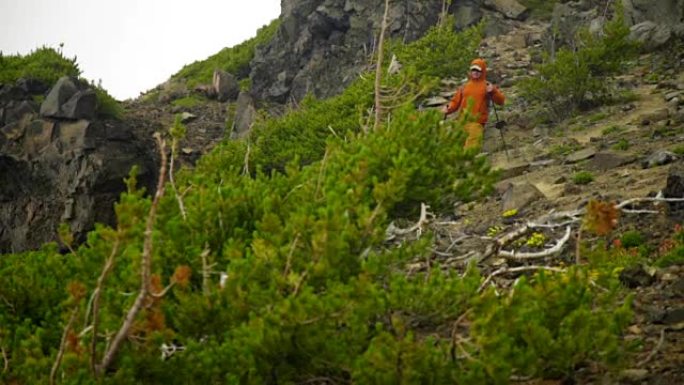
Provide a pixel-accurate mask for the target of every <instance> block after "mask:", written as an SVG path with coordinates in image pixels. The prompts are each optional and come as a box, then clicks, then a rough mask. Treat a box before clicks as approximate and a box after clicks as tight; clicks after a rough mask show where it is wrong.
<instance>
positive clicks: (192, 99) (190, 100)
mask: <svg viewBox="0 0 684 385" xmlns="http://www.w3.org/2000/svg"><path fill="white" fill-rule="evenodd" d="M205 100H206V99H205V98H202V97H200V96H197V95H189V96H185V97H183V98H180V99H175V100H173V101H172V102H171V104H172V105H174V106H176V107H185V108H193V107H196V106H197V105H198V104H200V103H202V102H204V101H205Z"/></svg>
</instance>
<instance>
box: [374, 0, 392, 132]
mask: <svg viewBox="0 0 684 385" xmlns="http://www.w3.org/2000/svg"><path fill="white" fill-rule="evenodd" d="M388 14H389V0H385V13H384V14H383V15H382V26H381V27H380V37H378V61H377V63H375V124H374V125H373V131H375V130H377V128H378V126H379V125H380V116H381V115H382V102H381V101H380V85H381V81H382V59H383V53H384V52H383V50H384V44H385V30H387V15H388Z"/></svg>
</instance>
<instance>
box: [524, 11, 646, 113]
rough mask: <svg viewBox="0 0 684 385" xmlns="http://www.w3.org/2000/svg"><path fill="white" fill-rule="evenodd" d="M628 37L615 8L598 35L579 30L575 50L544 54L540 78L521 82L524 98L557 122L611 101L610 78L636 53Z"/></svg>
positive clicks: (625, 27)
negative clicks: (610, 18) (540, 107)
mask: <svg viewBox="0 0 684 385" xmlns="http://www.w3.org/2000/svg"><path fill="white" fill-rule="evenodd" d="M628 36H629V28H628V27H627V26H626V25H625V23H624V20H623V16H622V12H621V10H620V9H619V7H618V9H617V10H616V12H615V16H614V17H613V19H612V20H610V21H609V22H607V23H606V25H605V27H604V29H603V32H602V34H600V35H599V36H596V35H592V34H590V33H589V32H588V31H586V30H584V31H581V32H580V33H579V36H578V37H577V39H578V43H577V44H576V47H574V48H570V47H562V48H560V49H559V50H558V51H557V52H555V53H554V55H553V56H552V55H550V54H547V55H546V56H545V61H544V63H542V64H540V65H539V66H537V71H538V74H539V75H538V76H535V77H532V78H529V79H526V80H525V81H523V82H522V83H521V89H522V95H523V97H524V98H525V99H526V100H528V101H531V102H537V103H540V104H541V105H542V107H543V108H544V110H545V111H546V112H547V115H548V117H549V118H551V119H553V120H556V121H560V120H563V119H566V118H568V117H570V116H572V115H574V114H575V113H577V111H578V110H579V109H582V108H585V109H586V108H588V107H592V106H597V105H600V104H603V103H606V102H608V101H610V99H611V97H612V95H611V92H612V89H611V77H612V76H614V75H616V74H618V73H619V71H620V70H621V69H622V68H624V66H625V65H626V63H627V62H628V61H629V60H630V59H631V58H633V57H634V55H635V54H636V53H637V45H636V44H635V43H634V42H631V41H630V40H629V39H628Z"/></svg>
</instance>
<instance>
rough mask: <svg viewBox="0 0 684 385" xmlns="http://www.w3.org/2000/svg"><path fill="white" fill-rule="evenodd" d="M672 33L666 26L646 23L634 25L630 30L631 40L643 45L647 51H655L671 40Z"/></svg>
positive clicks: (650, 22)
mask: <svg viewBox="0 0 684 385" xmlns="http://www.w3.org/2000/svg"><path fill="white" fill-rule="evenodd" d="M671 36H672V31H671V30H670V27H668V26H667V25H664V24H656V23H654V22H652V21H644V22H642V23H639V24H636V25H633V26H632V27H631V28H630V30H629V38H630V39H631V40H634V41H638V42H639V43H641V44H642V48H643V49H644V50H645V51H653V50H655V49H657V48H659V47H662V46H663V45H665V43H667V42H668V40H670V37H671Z"/></svg>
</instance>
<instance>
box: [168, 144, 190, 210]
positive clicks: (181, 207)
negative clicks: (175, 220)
mask: <svg viewBox="0 0 684 385" xmlns="http://www.w3.org/2000/svg"><path fill="white" fill-rule="evenodd" d="M177 149H178V139H176V138H175V137H174V138H173V139H172V140H171V161H170V162H169V182H171V188H173V193H174V195H176V200H177V201H178V209H179V210H180V213H181V216H182V217H183V220H184V221H185V220H187V219H188V214H187V213H186V212H185V205H184V204H183V197H182V196H181V195H180V194H178V189H177V188H176V182H175V181H174V180H173V164H174V163H175V161H174V157H175V155H176V150H177Z"/></svg>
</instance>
